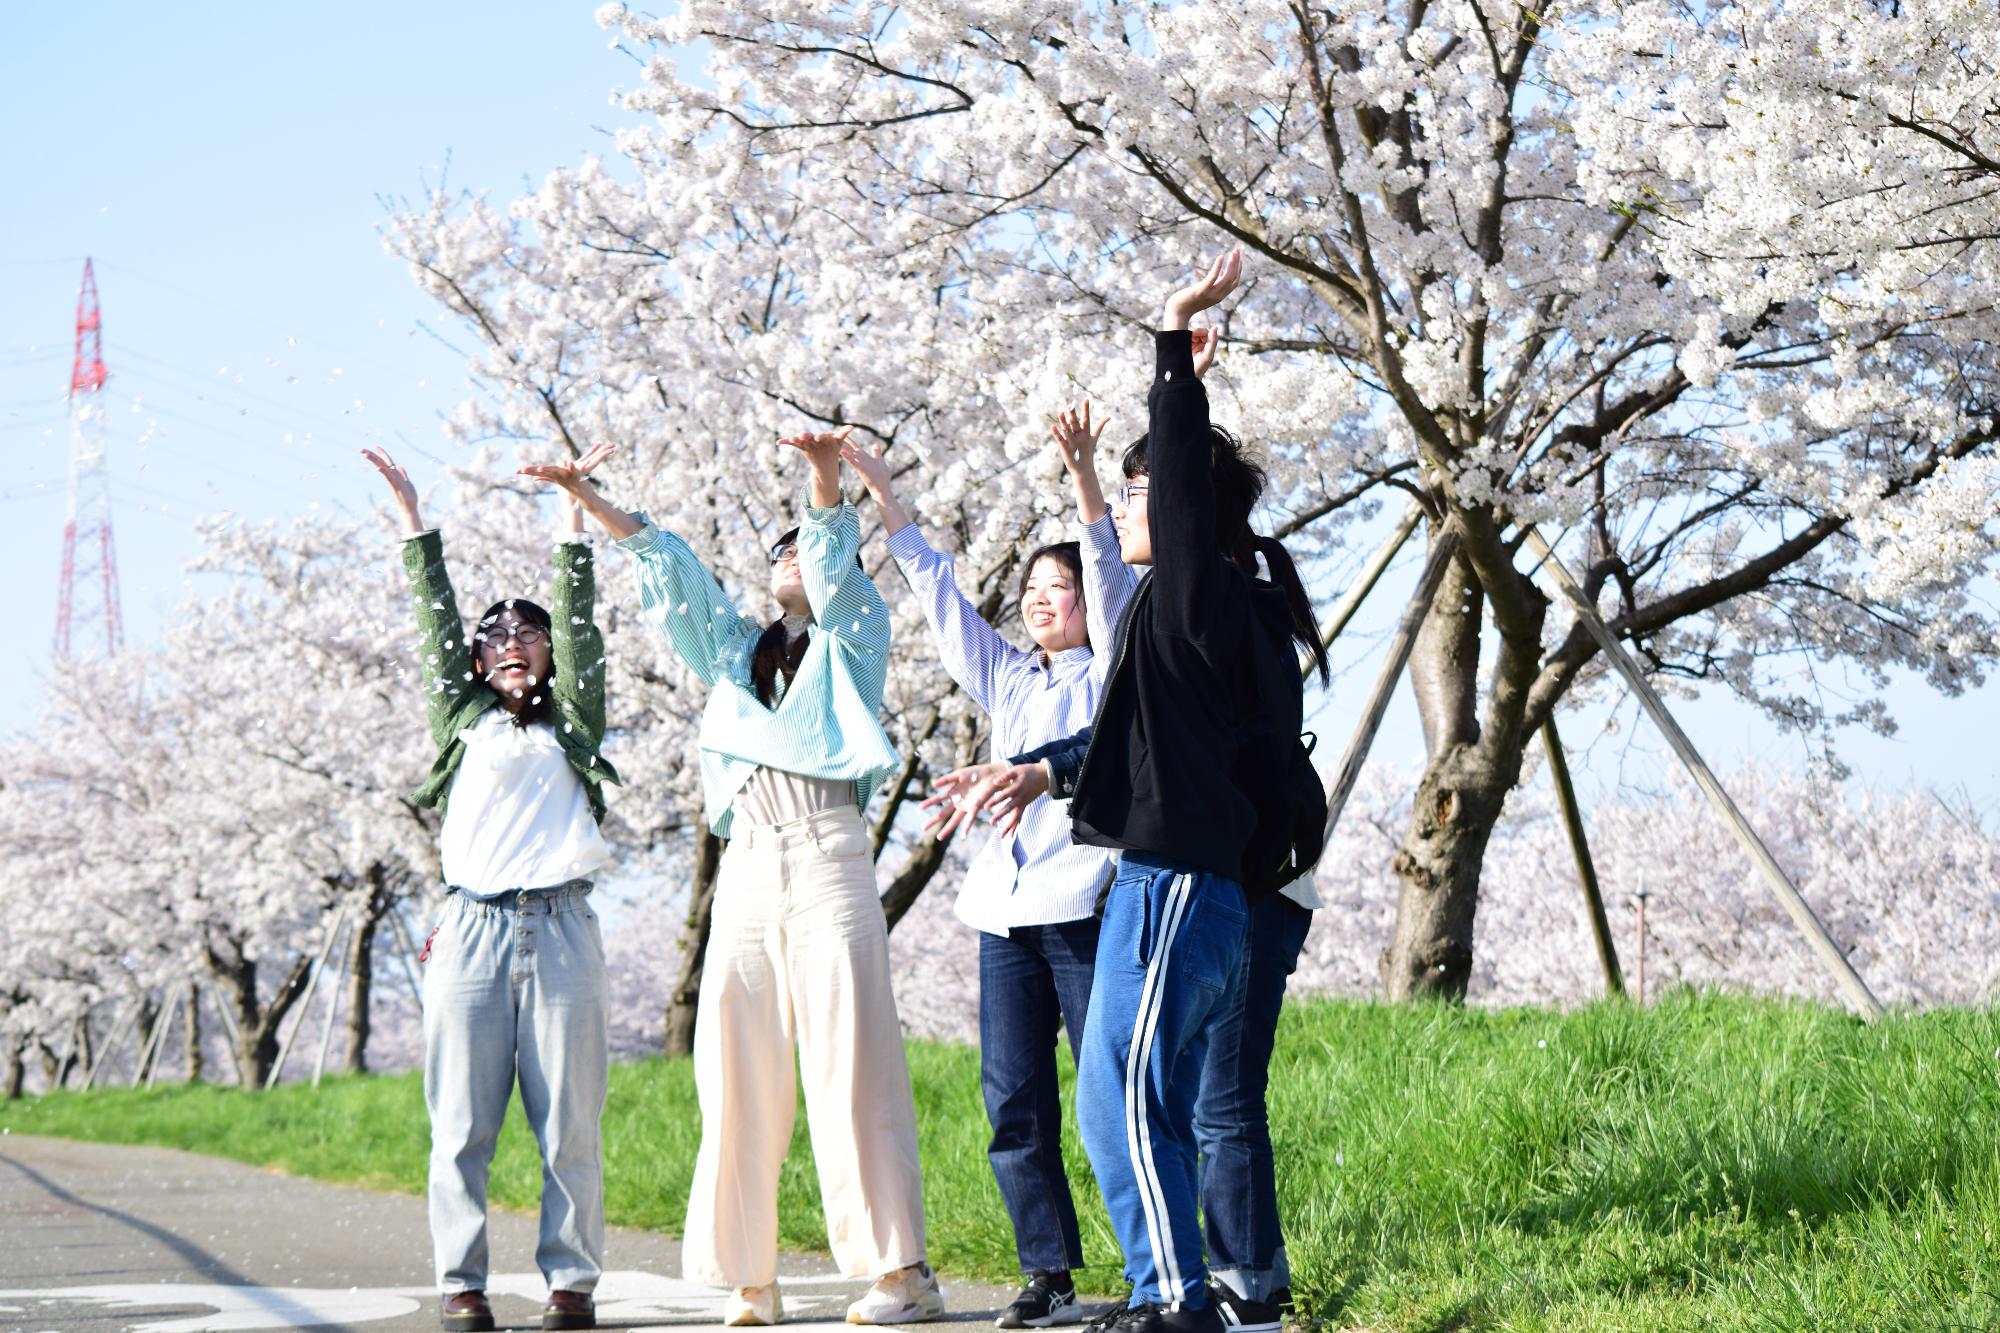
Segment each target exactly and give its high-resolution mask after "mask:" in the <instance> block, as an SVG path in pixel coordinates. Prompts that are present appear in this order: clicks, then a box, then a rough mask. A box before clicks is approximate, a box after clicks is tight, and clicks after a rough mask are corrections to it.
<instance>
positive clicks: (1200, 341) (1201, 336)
mask: <svg viewBox="0 0 2000 1333" xmlns="http://www.w3.org/2000/svg"><path fill="white" fill-rule="evenodd" d="M1188 332H1189V334H1190V335H1191V336H1192V337H1193V338H1194V374H1195V378H1196V379H1200V378H1201V377H1202V376H1203V375H1206V374H1207V373H1208V368H1209V367H1210V366H1212V365H1214V364H1215V354H1216V353H1217V352H1218V351H1220V350H1222V334H1221V333H1219V332H1217V331H1216V330H1214V329H1190V330H1189V331H1188Z"/></svg>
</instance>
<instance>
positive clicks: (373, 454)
mask: <svg viewBox="0 0 2000 1333" xmlns="http://www.w3.org/2000/svg"><path fill="white" fill-rule="evenodd" d="M361 456H362V457H363V458H365V459H367V460H368V461H369V462H371V463H373V464H374V465H375V470H376V471H377V472H380V473H381V474H382V476H383V478H384V479H385V480H387V481H388V483H389V491H390V493H391V494H393V495H394V496H395V497H396V508H398V509H400V510H401V511H402V512H403V526H404V527H405V528H406V529H408V530H409V531H410V532H411V533H413V534H414V533H419V532H422V531H423V530H424V520H423V517H422V515H421V514H419V513H418V511H417V488H416V487H415V486H413V485H411V484H410V474H409V473H408V472H407V471H405V470H404V469H403V467H402V466H401V465H400V464H398V463H397V462H396V460H395V459H393V458H391V457H389V451H388V450H387V449H380V450H377V449H363V450H362V451H361Z"/></svg>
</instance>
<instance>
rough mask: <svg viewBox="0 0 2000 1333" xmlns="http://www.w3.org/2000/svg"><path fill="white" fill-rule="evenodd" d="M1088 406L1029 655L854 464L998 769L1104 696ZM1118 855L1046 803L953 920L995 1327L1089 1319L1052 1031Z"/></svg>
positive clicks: (1026, 584)
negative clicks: (961, 969) (969, 951)
mask: <svg viewBox="0 0 2000 1333" xmlns="http://www.w3.org/2000/svg"><path fill="white" fill-rule="evenodd" d="M1103 432H1104V421H1103V420H1102V419H1100V420H1098V422H1097V423H1096V424H1095V425H1094V426H1093V425H1092V423H1091V416H1090V404H1089V403H1085V404H1083V406H1082V407H1081V408H1080V409H1071V410H1067V411H1064V412H1063V413H1062V414H1061V415H1060V416H1058V417H1057V419H1056V422H1055V425H1054V426H1053V428H1052V431H1051V433H1052V434H1053V435H1054V436H1055V440H1056V444H1057V447H1058V448H1059V449H1060V450H1061V452H1062V459H1063V466H1064V468H1065V470H1067V471H1068V473H1069V476H1070V481H1071V484H1072V486H1073V488H1074V489H1075V492H1076V502H1077V516H1078V517H1079V518H1080V519H1081V520H1082V524H1083V541H1082V542H1081V543H1077V542H1059V543H1056V544H1055V545H1051V546H1044V547H1042V548H1041V549H1039V550H1037V551H1035V552H1033V553H1031V554H1030V555H1029V556H1028V558H1027V560H1026V561H1025V562H1024V563H1023V564H1022V566H1021V579H1020V584H1019V588H1018V591H1017V604H1018V607H1019V610H1020V615H1021V620H1022V623H1023V625H1024V627H1025V628H1026V629H1027V632H1028V638H1029V639H1030V640H1031V642H1032V643H1033V645H1034V646H1033V648H1032V649H1022V648H1017V647H1015V646H1014V645H1013V644H1011V643H1009V642H1008V641H1007V640H1006V639H1004V638H1002V637H1001V635H1000V633H999V631H997V630H995V629H994V628H993V626H992V625H991V624H989V623H987V621H986V619H985V618H984V617H983V616H981V615H980V614H979V612H978V610H977V609H975V608H974V606H973V605H972V603H971V602H970V601H969V600H967V598H966V596H965V594H964V593H963V592H961V591H960V590H959V587H958V581H957V578H956V577H955V574H954V571H953V563H952V560H951V557H949V556H946V555H941V554H939V553H938V552H937V551H935V550H933V549H932V548H931V546H930V543H928V542H926V541H925V540H924V535H923V533H922V532H921V531H920V530H919V529H918V528H917V526H916V524H915V523H913V522H911V521H910V516H909V513H908V512H907V511H906V510H905V509H904V508H903V506H902V505H901V504H900V503H899V502H898V501H897V499H896V495H895V489H894V484H893V481H892V479H891V475H890V471H889V466H888V464H887V462H886V461H885V460H884V459H883V458H882V456H881V453H880V450H879V449H878V450H874V451H867V450H863V449H861V448H860V447H859V446H856V445H852V444H850V445H848V446H847V448H846V451H845V454H844V457H846V459H847V461H848V464H849V465H850V466H851V467H853V468H854V470H855V471H856V472H858V473H860V474H861V479H862V481H863V482H865V483H866V484H867V486H868V491H869V493H870V494H871V495H872V496H874V498H875V504H876V506H877V507H878V508H879V509H880V510H881V511H882V524H883V527H884V529H885V530H886V532H887V534H888V541H889V552H890V554H891V555H893V556H894V557H895V559H896V564H897V565H898V566H899V567H900V568H901V569H902V571H903V576H904V577H905V578H907V579H908V580H909V581H910V586H911V588H912V589H914V590H915V592H916V594H917V599H918V602H919V603H920V604H921V605H922V607H923V610H924V616H925V618H926V619H927V620H929V621H930V625H931V632H932V633H933V634H934V635H935V636H936V638H937V647H938V656H939V657H940V658H941V659H942V660H943V662H944V667H945V670H946V671H948V672H950V673H951V677H952V679H953V680H955V681H957V682H958V685H959V688H960V689H962V690H964V691H965V692H966V694H967V695H968V696H969V697H970V698H971V699H972V701H973V702H974V703H976V704H978V705H979V707H980V708H981V709H983V710H984V711H985V712H986V713H987V715H988V716H989V717H991V718H992V722H993V753H994V754H995V755H996V756H998V755H1012V754H1019V753H1022V752H1023V751H1026V750H1030V749H1033V748H1035V747H1036V746H1038V745H1042V744H1045V743H1047V742H1049V741H1052V740H1056V739H1059V738H1061V737H1064V736H1068V735H1070V734H1071V733H1073V732H1075V731H1076V730H1078V729H1079V728H1081V727H1084V726H1086V725H1088V724H1089V722H1090V719H1091V716H1092V715H1093V713H1094V712H1095V711H1096V708H1097V696H1098V694H1099V693H1100V692H1101V690H1102V689H1103V685H1104V672H1105V668H1106V666H1107V664H1108V654H1107V655H1106V656H1104V657H1098V656H1095V655H1093V653H1092V651H1091V647H1092V645H1093V644H1103V645H1108V644H1109V643H1110V642H1111V639H1112V633H1113V629H1114V628H1115V626H1116V625H1117V623H1118V615H1119V612H1120V611H1122V610H1123V609H1124V606H1125V602H1126V599H1127V598H1128V597H1129V596H1130V595H1131V592H1132V589H1133V587H1134V586H1135V585H1136V583H1137V576H1136V575H1135V574H1134V573H1133V571H1132V570H1131V568H1130V567H1129V566H1127V565H1126V564H1125V562H1124V561H1123V560H1122V559H1120V557H1119V549H1118V534H1117V532H1116V530H1115V529H1113V527H1112V525H1111V518H1110V515H1109V513H1108V511H1107V509H1106V506H1105V503H1104V493H1103V491H1102V489H1101V488H1100V486H1099V484H1098V480H1097V468H1096V460H1095V455H1096V446H1097V439H1098V436H1100V435H1101V434H1103ZM1114 868H1115V865H1114V860H1113V855H1112V853H1111V852H1110V851H1108V850H1106V849H1104V848H1101V847H1085V846H1080V845H1077V844H1074V843H1072V842H1071V840H1070V829H1069V815H1068V812H1067V811H1065V810H1064V809H1063V808H1062V807H1060V806H1058V805H1056V804H1055V803H1054V802H1052V801H1039V802H1036V803H1035V804H1033V805H1032V806H1030V807H1028V809H1027V810H1026V811H1024V812H1023V814H1022V818H1021V821H1020V824H1019V826H1018V827H1016V828H1014V829H1012V830H1011V831H1008V832H1005V833H1003V834H1001V835H1000V836H998V837H995V838H994V839H993V840H992V841H990V842H989V843H987V845H986V846H985V847H984V848H982V849H981V850H980V852H979V853H978V855H976V856H975V857H974V858H973V861H972V865H971V867H970V869H969V870H968V871H967V872H966V877H965V883H964V885H963V887H962V888H961V889H960V890H959V895H958V904H957V907H958V915H959V917H960V918H961V919H962V920H964V921H965V922H966V923H967V924H968V925H971V926H974V927H976V928H977V929H978V930H979V932H980V935H979V1062H980V1076H981V1077H980V1081H981V1084H982V1087H983V1090H984V1094H985V1100H986V1114H987V1118H988V1119H989V1120H990V1121H991V1122H992V1125H993V1139H992V1142H991V1144H990V1146H989V1147H988V1149H987V1158H988V1160H989V1161H990V1162H991V1163H992V1166H993V1174H994V1177H995V1178H996V1179H997V1180H998V1182H999V1185H1000V1193H1001V1196H1002V1197H1003V1198H1004V1199H1005V1200H1006V1203H1007V1212H1008V1216H1009V1218H1010V1220H1011V1221H1012V1222H1013V1226H1014V1245H1015V1250H1016V1252H1017V1254H1018V1255H1019V1258H1020V1263H1021V1271H1022V1274H1023V1275H1024V1276H1025V1277H1026V1279H1027V1281H1026V1284H1025V1285H1024V1287H1023V1288H1022V1290H1021V1293H1020V1295H1019V1296H1017V1297H1016V1298H1015V1299H1014V1301H1013V1303H1012V1304H1011V1305H1009V1306H1008V1307H1007V1309H1006V1311H1005V1312H1003V1313H1002V1314H1001V1316H1000V1318H999V1321H998V1323H999V1326H1000V1327H1001V1328H1047V1327H1049V1326H1050V1325H1053V1324H1063V1323H1073V1322H1076V1321H1077V1320H1078V1319H1080V1318H1081V1316H1082V1311H1081V1309H1080V1307H1079V1306H1078V1305H1077V1303H1076V1290H1075V1287H1074V1285H1073V1284H1072V1282H1071V1280H1070V1270H1071V1269H1072V1268H1075V1267H1077V1266H1078V1265H1079V1264H1081V1263H1082V1262H1083V1253H1082V1243H1081V1240H1080V1238H1079V1236H1078V1232H1077V1222H1076V1205H1075V1203H1074V1202H1073V1201H1072V1200H1071V1198H1070V1192H1069V1181H1068V1178H1067V1177H1066V1176H1065V1175H1064V1173H1063V1161H1062V1107H1061V1104H1060V1102H1059V1101H1058V1098H1057V1092H1056V1029H1057V1024H1058V1022H1060V1023H1061V1025H1062V1027H1063V1028H1064V1029H1066V1030H1067V1031H1068V1033H1069V1041H1070V1050H1071V1052H1072V1054H1074V1052H1075V1050H1076V1045H1077V1042H1078V1040H1079V1039H1080V1038H1081V1036H1082V1034H1083V1023H1084V1015H1085V1013H1086V1012H1087V1010H1088V1008H1089V1003H1090V978H1091V973H1092V970H1093V968H1094V967H1095V965H1096V958H1097V900H1098V896H1099V895H1100V894H1101V893H1102V892H1103V891H1104V887H1105V885H1106V884H1108V883H1109V882H1110V880H1111V875H1112V872H1113V870H1114Z"/></svg>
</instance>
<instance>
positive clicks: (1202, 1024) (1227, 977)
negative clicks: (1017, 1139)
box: [1076, 852, 1249, 1310]
mask: <svg viewBox="0 0 2000 1333" xmlns="http://www.w3.org/2000/svg"><path fill="white" fill-rule="evenodd" d="M1248 929H1249V925H1248V914H1247V913H1246V911H1245V909H1244V902H1243V889H1242V887H1241V886H1240V885H1238V884H1237V883H1236V882H1235V881H1234V880H1228V879H1223V878H1222V877H1220V876H1218V875H1210V874H1205V873H1202V872H1200V871H1190V870H1186V869H1183V868H1181V867H1179V866H1176V865H1174V864H1173V863H1172V862H1169V861H1166V860H1164V859H1162V858H1160V857H1157V856H1154V855H1152V854H1150V853H1144V852H1126V853H1124V854H1123V855H1122V856H1120V857H1119V861H1118V877H1117V878H1116V879H1115V880H1113V881H1112V883H1111V894H1110V897H1109V898H1107V899H1106V900H1105V904H1104V930H1103V934H1102V935H1101V936H1100V938H1099V940H1098V946H1097V975H1096V977H1095V978H1094V979H1093V980H1092V983H1091V992H1090V1024H1089V1026H1088V1027H1086V1028H1085V1029H1084V1033H1083V1053H1082V1055H1081V1056H1079V1057H1078V1064H1077V1075H1076V1120H1077V1127H1078V1128H1079V1129H1080V1130H1082V1132H1083V1146H1084V1150H1085V1151H1086V1152H1088V1153H1089V1154H1090V1165H1091V1169H1092V1170H1093V1171H1095V1172H1096V1174H1097V1184H1098V1188H1099V1189H1101V1190H1102V1191H1103V1193H1104V1206H1105V1210H1106V1211H1107V1212H1108V1213H1109V1214H1110V1215H1111V1229H1112V1230H1113V1231H1114V1232H1116V1233H1117V1236H1118V1245H1119V1248H1120V1249H1121V1250H1123V1251H1124V1254H1125V1276H1126V1277H1127V1278H1129V1279H1130V1280H1131V1282H1132V1297H1131V1303H1132V1304H1133V1305H1144V1304H1148V1303H1158V1304H1161V1305H1176V1306H1184V1307H1186V1308H1188V1309H1195V1310H1199V1309H1202V1308H1204V1307H1205V1306H1206V1305H1207V1304H1208V1269H1207V1267H1206V1266H1205V1265H1204V1263H1203V1261H1202V1234H1201V1217H1200V1213H1199V1199H1198V1187H1199V1181H1198V1173H1197V1167H1196V1161H1195V1154H1196V1140H1195V1135H1194V1104H1195V1099H1196V1097H1197V1095H1198V1094H1199V1093H1200V1091H1201V1079H1202V1070H1203V1069H1204V1067H1205V1066H1206V1063H1207V1060H1208V1051H1209V1046H1210V1039H1211V1037H1212V1035H1213V1029H1214V1027H1215V1022H1216V1019H1217V1017H1218V1016H1219V1015H1220V1014H1221V1013H1222V1011H1223V1010H1224V1009H1225V1008H1226V1007H1227V1004H1228V1001H1229V999H1230V998H1231V996H1232V995H1233V994H1234V992H1235V991H1236V990H1237V989H1239V987H1240V983H1241V980H1242V975H1243V952H1244V935H1245V933H1246V932H1247V931H1248Z"/></svg>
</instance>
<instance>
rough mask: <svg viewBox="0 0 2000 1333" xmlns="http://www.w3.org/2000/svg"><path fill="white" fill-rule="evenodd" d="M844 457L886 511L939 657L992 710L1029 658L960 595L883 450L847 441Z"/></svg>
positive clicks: (900, 564)
mask: <svg viewBox="0 0 2000 1333" xmlns="http://www.w3.org/2000/svg"><path fill="white" fill-rule="evenodd" d="M841 457H842V458H844V459H846V460H847V465H848V466H849V467H851V468H853V469H854V471H855V475H857V476H859V477H860V478H861V481H862V484H864V485H865V486H867V487H868V493H869V494H870V495H872V496H873V497H874V498H875V505H876V507H877V508H878V509H880V510H881V511H882V526H883V527H884V528H885V529H887V530H888V534H889V554H890V555H891V556H893V557H894V558H895V561H896V567H897V568H898V569H900V570H902V571H903V577H904V578H906V579H908V580H909V581H910V587H911V588H912V589H913V590H914V591H915V592H916V594H917V603H918V605H920V606H921V607H922V608H923V611H924V619H925V620H927V621H929V622H930V627H931V633H933V634H935V635H936V636H937V645H938V658H939V660H940V661H942V662H943V663H944V669H945V670H946V671H947V672H949V673H950V675H951V678H952V679H953V680H955V681H957V682H958V684H959V688H960V689H963V690H964V691H965V693H966V695H967V697H969V698H970V699H971V700H972V702H973V703H975V704H977V705H979V707H980V708H981V709H982V710H983V711H985V712H989V713H990V712H992V711H993V704H994V701H995V700H996V699H998V698H999V694H1000V684H1001V681H1002V680H1003V679H1004V678H1005V677H1006V676H1007V675H1008V674H1009V673H1010V672H1014V671H1023V670H1031V669H1032V667H1031V665H1030V664H1031V660H1032V659H1031V658H1030V656H1029V654H1027V653H1024V652H1022V651H1021V650H1020V649H1019V648H1016V647H1015V646H1014V645H1013V644H1011V643H1009V642H1007V640H1005V639H1003V638H1001V637H1000V632H999V631H998V630H996V629H994V628H993V626H991V625H990V624H988V623H987V622H986V618H985V617H984V616H982V615H980V614H979V611H978V610H977V608H975V607H974V606H973V605H972V603H971V602H970V601H968V600H966V597H965V594H964V593H962V592H960V591H959V588H958V577H957V572H956V568H955V566H954V564H953V562H952V559H951V557H950V556H947V555H942V554H940V553H939V552H937V551H936V550H933V549H932V547H931V544H930V543H929V542H928V541H926V540H924V534H923V532H922V531H921V530H920V529H919V528H918V527H917V525H916V524H915V523H912V522H911V521H910V516H909V514H908V513H906V512H905V511H904V509H903V506H902V505H901V504H899V503H897V501H896V495H895V489H894V486H893V484H892V483H891V481H890V478H889V467H888V464H886V463H885V462H883V461H882V451H881V449H880V448H879V447H878V448H876V449H873V450H868V449H863V448H862V447H861V446H860V445H858V444H853V443H851V442H850V443H849V444H848V445H847V446H846V447H845V448H844V449H842V451H841Z"/></svg>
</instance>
